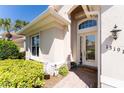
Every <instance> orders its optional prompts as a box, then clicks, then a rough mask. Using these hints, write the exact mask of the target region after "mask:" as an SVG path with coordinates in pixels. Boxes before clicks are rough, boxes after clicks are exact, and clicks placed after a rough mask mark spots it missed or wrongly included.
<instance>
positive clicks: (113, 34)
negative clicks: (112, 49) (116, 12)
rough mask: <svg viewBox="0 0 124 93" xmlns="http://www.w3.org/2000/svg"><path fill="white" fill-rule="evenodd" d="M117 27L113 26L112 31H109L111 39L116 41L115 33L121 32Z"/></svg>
mask: <svg viewBox="0 0 124 93" xmlns="http://www.w3.org/2000/svg"><path fill="white" fill-rule="evenodd" d="M117 27H118V26H117V25H116V24H115V26H114V29H113V30H112V31H111V33H112V37H113V39H114V40H116V39H117V38H118V34H117V33H118V32H120V31H122V30H120V29H117Z"/></svg>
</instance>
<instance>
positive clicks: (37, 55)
mask: <svg viewBox="0 0 124 93" xmlns="http://www.w3.org/2000/svg"><path fill="white" fill-rule="evenodd" d="M37 36H39V48H40V34H35V35H33V36H31V55H32V56H36V57H39V53H38V54H37V47H38V46H35V48H36V54H35V55H33V53H32V52H33V51H32V47H33V45H32V40H33V38H34V37H37ZM38 52H39V49H38Z"/></svg>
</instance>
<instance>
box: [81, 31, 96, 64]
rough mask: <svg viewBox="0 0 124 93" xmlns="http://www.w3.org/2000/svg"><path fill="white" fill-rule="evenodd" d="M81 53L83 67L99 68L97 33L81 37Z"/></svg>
mask: <svg viewBox="0 0 124 93" xmlns="http://www.w3.org/2000/svg"><path fill="white" fill-rule="evenodd" d="M81 39H82V40H81V48H82V49H81V52H82V55H81V56H82V63H83V65H89V66H97V64H96V35H95V33H88V34H86V33H85V34H83V35H82V36H81Z"/></svg>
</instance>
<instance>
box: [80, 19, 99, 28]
mask: <svg viewBox="0 0 124 93" xmlns="http://www.w3.org/2000/svg"><path fill="white" fill-rule="evenodd" d="M88 22H89V23H91V24H90V25H92V26H89V25H88ZM94 22H95V24H93V23H94ZM81 25H83V26H84V27H82V26H81ZM85 25H88V26H86V27H85ZM95 26H97V20H95V19H88V20H84V21H83V22H80V23H79V24H78V29H79V30H81V29H87V28H91V27H95ZM81 27H82V28H81Z"/></svg>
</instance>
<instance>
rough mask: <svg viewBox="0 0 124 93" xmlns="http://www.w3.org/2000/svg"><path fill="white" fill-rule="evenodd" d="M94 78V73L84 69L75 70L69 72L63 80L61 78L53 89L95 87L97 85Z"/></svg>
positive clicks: (95, 75)
mask: <svg viewBox="0 0 124 93" xmlns="http://www.w3.org/2000/svg"><path fill="white" fill-rule="evenodd" d="M96 77H97V74H96V72H94V71H92V70H89V69H86V68H78V69H76V70H72V71H70V72H69V74H68V75H67V76H66V77H65V78H63V79H62V80H61V81H60V82H58V83H57V84H56V85H55V86H54V88H88V87H96V84H97V78H96ZM94 85H95V86H94Z"/></svg>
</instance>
